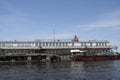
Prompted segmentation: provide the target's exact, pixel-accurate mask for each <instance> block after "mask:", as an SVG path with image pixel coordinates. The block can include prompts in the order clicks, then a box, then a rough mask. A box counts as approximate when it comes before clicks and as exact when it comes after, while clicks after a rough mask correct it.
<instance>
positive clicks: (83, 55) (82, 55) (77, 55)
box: [71, 50, 120, 61]
mask: <svg viewBox="0 0 120 80" xmlns="http://www.w3.org/2000/svg"><path fill="white" fill-rule="evenodd" d="M71 55H72V56H71V58H72V59H73V60H81V61H101V60H120V55H119V54H113V53H109V54H94V55H90V54H87V51H82V50H71Z"/></svg>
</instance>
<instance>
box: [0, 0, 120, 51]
mask: <svg viewBox="0 0 120 80" xmlns="http://www.w3.org/2000/svg"><path fill="white" fill-rule="evenodd" d="M54 34H55V39H73V37H74V35H77V36H78V38H79V40H109V41H110V42H111V45H117V46H118V47H119V51H120V36H119V35H120V0H0V36H1V37H0V40H36V39H53V38H54Z"/></svg>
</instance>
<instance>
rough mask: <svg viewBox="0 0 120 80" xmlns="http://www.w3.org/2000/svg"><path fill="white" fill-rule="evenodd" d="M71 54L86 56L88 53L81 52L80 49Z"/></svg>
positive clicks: (72, 51)
mask: <svg viewBox="0 0 120 80" xmlns="http://www.w3.org/2000/svg"><path fill="white" fill-rule="evenodd" d="M70 52H71V55H72V56H74V55H81V56H84V55H86V51H83V50H79V49H76V50H70Z"/></svg>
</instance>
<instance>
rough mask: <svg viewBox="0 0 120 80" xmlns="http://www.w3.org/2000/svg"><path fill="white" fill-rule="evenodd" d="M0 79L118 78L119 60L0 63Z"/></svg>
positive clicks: (106, 79)
mask: <svg viewBox="0 0 120 80" xmlns="http://www.w3.org/2000/svg"><path fill="white" fill-rule="evenodd" d="M0 80H120V60H115V61H96V62H81V61H65V62H63V61H62V62H29V63H0Z"/></svg>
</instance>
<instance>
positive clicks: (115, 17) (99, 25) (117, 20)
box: [77, 10, 120, 30]
mask: <svg viewBox="0 0 120 80" xmlns="http://www.w3.org/2000/svg"><path fill="white" fill-rule="evenodd" d="M77 27H78V28H81V29H82V30H92V29H104V28H109V29H112V30H113V29H114V30H120V10H117V11H112V12H109V13H104V14H102V15H100V16H98V17H97V20H96V21H94V22H92V23H88V24H85V25H80V26H77Z"/></svg>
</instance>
